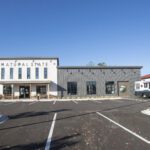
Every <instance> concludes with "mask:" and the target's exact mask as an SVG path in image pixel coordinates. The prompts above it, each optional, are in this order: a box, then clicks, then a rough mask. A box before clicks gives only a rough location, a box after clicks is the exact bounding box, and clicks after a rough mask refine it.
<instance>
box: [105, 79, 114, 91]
mask: <svg viewBox="0 0 150 150" xmlns="http://www.w3.org/2000/svg"><path fill="white" fill-rule="evenodd" d="M105 87H106V94H114V93H115V83H114V81H109V82H106V83H105Z"/></svg>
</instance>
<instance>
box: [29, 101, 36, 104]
mask: <svg viewBox="0 0 150 150" xmlns="http://www.w3.org/2000/svg"><path fill="white" fill-rule="evenodd" d="M35 103H37V101H35V102H32V103H29V105H33V104H35Z"/></svg>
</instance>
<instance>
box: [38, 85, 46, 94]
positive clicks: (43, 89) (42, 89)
mask: <svg viewBox="0 0 150 150" xmlns="http://www.w3.org/2000/svg"><path fill="white" fill-rule="evenodd" d="M36 93H37V94H46V86H37V87H36Z"/></svg>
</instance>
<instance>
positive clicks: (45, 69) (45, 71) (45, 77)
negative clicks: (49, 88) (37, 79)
mask: <svg viewBox="0 0 150 150" xmlns="http://www.w3.org/2000/svg"><path fill="white" fill-rule="evenodd" d="M44 79H47V68H44Z"/></svg>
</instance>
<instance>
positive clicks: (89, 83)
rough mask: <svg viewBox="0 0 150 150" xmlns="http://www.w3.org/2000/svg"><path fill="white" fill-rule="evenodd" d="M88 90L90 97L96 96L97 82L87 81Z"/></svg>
mask: <svg viewBox="0 0 150 150" xmlns="http://www.w3.org/2000/svg"><path fill="white" fill-rule="evenodd" d="M86 89H87V94H88V95H92V94H96V81H87V82H86Z"/></svg>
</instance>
